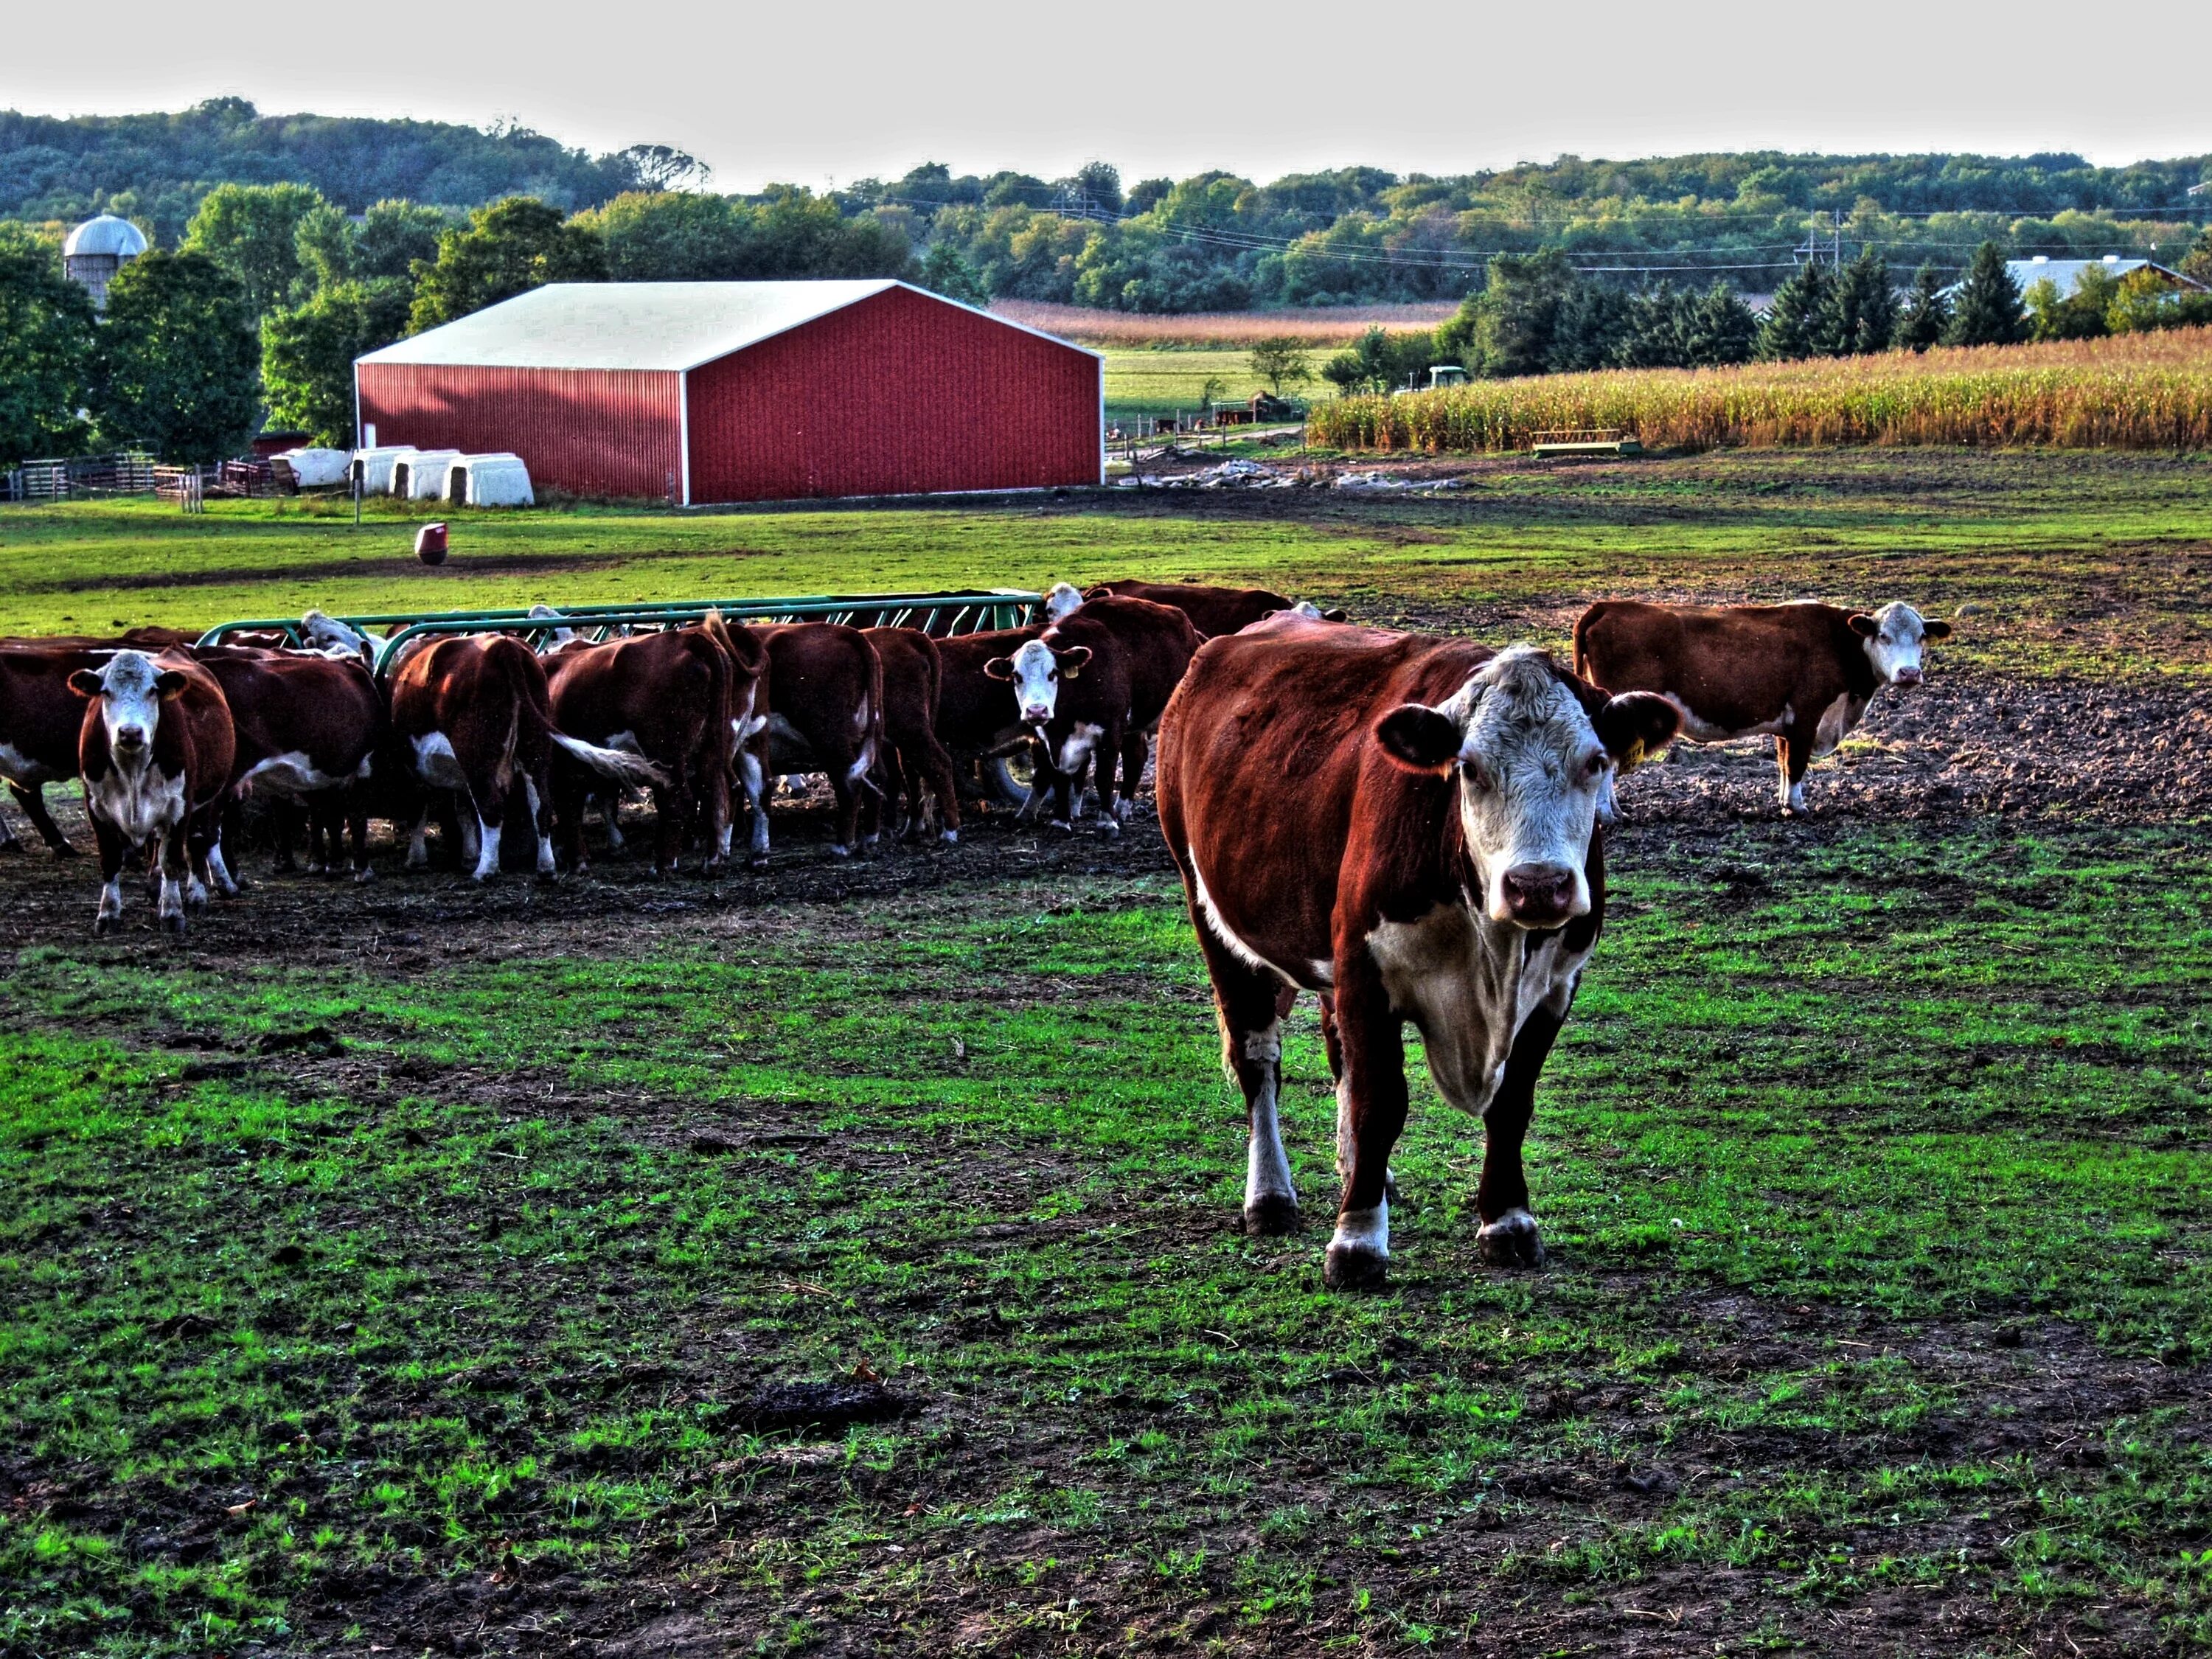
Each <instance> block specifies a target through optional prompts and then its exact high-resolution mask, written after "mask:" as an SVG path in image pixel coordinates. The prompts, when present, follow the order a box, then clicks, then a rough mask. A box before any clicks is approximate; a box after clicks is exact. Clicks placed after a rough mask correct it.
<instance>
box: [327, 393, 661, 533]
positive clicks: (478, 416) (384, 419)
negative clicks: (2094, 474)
mask: <svg viewBox="0 0 2212 1659" xmlns="http://www.w3.org/2000/svg"><path fill="white" fill-rule="evenodd" d="M358 374H359V376H360V387H361V418H362V423H363V424H364V425H367V424H371V423H373V424H374V426H375V428H376V441H377V442H379V443H380V444H413V445H415V446H416V447H418V448H422V449H465V450H470V451H472V452H482V451H486V450H502V449H511V450H513V452H514V453H516V454H518V455H520V456H521V457H522V459H524V460H525V461H526V462H527V463H528V464H529V466H530V478H531V482H532V484H533V485H534V486H535V487H536V488H537V489H538V490H539V491H541V492H543V491H544V490H547V489H558V490H564V491H567V492H568V493H569V494H571V495H616V496H646V497H651V498H654V499H658V500H664V501H665V500H666V499H667V496H668V493H669V481H670V479H671V478H675V479H677V480H678V485H679V487H680V484H681V469H682V467H683V465H684V445H683V437H682V420H683V417H682V411H681V399H682V395H683V392H682V388H683V380H684V377H683V376H682V375H681V374H673V373H670V372H665V371H661V370H646V369H581V368H565V369H564V368H448V367H443V366H438V365H433V364H427V363H363V364H362V365H361V367H360V368H359V370H358Z"/></svg>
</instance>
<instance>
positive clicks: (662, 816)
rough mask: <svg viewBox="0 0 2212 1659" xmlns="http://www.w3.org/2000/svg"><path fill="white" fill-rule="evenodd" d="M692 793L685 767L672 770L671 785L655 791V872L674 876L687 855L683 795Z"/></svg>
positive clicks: (655, 873)
mask: <svg viewBox="0 0 2212 1659" xmlns="http://www.w3.org/2000/svg"><path fill="white" fill-rule="evenodd" d="M652 793H653V874H654V875H656V876H672V875H674V874H675V873H676V868H677V866H678V864H679V863H681V862H682V860H683V855H684V798H685V797H686V796H687V795H688V794H689V793H690V786H689V784H688V782H687V781H686V780H685V778H684V773H683V770H682V768H681V766H680V764H679V766H678V767H677V768H675V769H673V770H672V775H671V777H670V779H669V787H667V788H665V789H655V790H653V792H652Z"/></svg>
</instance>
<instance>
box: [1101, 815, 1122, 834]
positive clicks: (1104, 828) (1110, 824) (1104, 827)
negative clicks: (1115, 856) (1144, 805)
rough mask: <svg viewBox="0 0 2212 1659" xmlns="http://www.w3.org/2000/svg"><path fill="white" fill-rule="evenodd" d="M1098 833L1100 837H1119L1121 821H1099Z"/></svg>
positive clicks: (1114, 819) (1109, 819)
mask: <svg viewBox="0 0 2212 1659" xmlns="http://www.w3.org/2000/svg"><path fill="white" fill-rule="evenodd" d="M1098 833H1099V834H1100V835H1102V836H1109V837H1110V836H1118V835H1120V834H1121V819H1119V818H1111V817H1108V818H1101V819H1099V820H1098Z"/></svg>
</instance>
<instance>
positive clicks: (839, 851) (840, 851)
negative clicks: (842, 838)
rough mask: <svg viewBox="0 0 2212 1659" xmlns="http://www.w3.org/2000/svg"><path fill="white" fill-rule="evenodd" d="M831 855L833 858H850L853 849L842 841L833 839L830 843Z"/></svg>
mask: <svg viewBox="0 0 2212 1659" xmlns="http://www.w3.org/2000/svg"><path fill="white" fill-rule="evenodd" d="M829 856H830V857H831V858H833V859H848V858H850V857H852V856H853V849H852V848H849V847H848V846H846V845H845V843H844V842H839V841H833V842H830V843H829Z"/></svg>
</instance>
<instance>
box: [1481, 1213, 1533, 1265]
mask: <svg viewBox="0 0 2212 1659" xmlns="http://www.w3.org/2000/svg"><path fill="white" fill-rule="evenodd" d="M1474 1242H1475V1243H1476V1244H1477V1245H1478V1246H1479V1247H1480V1249H1481V1251H1482V1259H1483V1261H1486V1262H1487V1263H1488V1264H1489V1265H1490V1266H1492V1267H1542V1266H1543V1265H1544V1239H1543V1236H1542V1235H1541V1233H1539V1232H1538V1231H1536V1218H1535V1217H1534V1216H1533V1215H1530V1214H1529V1213H1528V1211H1526V1210H1508V1211H1507V1212H1505V1213H1504V1215H1502V1216H1500V1217H1498V1219H1497V1220H1495V1221H1492V1222H1491V1223H1489V1224H1487V1225H1486V1226H1485V1227H1484V1228H1483V1230H1482V1231H1480V1232H1479V1233H1477V1234H1476V1235H1475V1236H1474Z"/></svg>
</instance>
